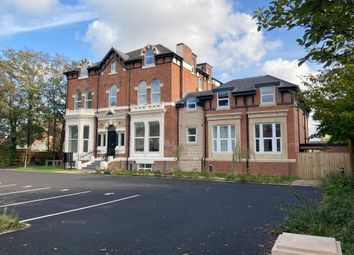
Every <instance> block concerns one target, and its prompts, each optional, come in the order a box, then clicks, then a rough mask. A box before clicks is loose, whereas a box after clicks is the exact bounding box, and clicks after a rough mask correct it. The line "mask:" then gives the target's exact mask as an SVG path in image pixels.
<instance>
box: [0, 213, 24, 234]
mask: <svg viewBox="0 0 354 255" xmlns="http://www.w3.org/2000/svg"><path fill="white" fill-rule="evenodd" d="M23 227H24V224H23V223H20V222H19V220H18V218H17V216H16V215H15V214H14V213H12V214H8V213H7V209H6V208H5V209H4V211H3V213H2V214H1V215H0V232H5V231H9V230H15V229H21V228H23Z"/></svg>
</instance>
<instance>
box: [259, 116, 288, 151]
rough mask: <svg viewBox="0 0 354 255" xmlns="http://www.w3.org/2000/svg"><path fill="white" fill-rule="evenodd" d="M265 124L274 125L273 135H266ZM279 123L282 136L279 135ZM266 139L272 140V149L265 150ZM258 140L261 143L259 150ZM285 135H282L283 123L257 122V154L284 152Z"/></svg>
mask: <svg viewBox="0 0 354 255" xmlns="http://www.w3.org/2000/svg"><path fill="white" fill-rule="evenodd" d="M263 125H272V136H271V137H264V133H263V131H264V129H263ZM277 125H279V132H280V136H277ZM257 126H258V128H259V137H257V136H256V135H257ZM264 140H271V142H272V143H271V144H272V151H265V150H264ZM278 140H279V147H280V148H279V150H278ZM257 141H258V144H259V150H258V151H257ZM282 142H283V137H282V124H281V123H279V122H271V123H256V124H255V125H254V151H255V153H256V154H281V153H282V152H283V145H282Z"/></svg>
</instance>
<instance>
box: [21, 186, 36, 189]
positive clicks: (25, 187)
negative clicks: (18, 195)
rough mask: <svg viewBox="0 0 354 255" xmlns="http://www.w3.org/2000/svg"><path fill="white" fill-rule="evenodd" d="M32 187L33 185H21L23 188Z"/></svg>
mask: <svg viewBox="0 0 354 255" xmlns="http://www.w3.org/2000/svg"><path fill="white" fill-rule="evenodd" d="M32 187H33V185H26V186H22V188H24V189H27V188H32Z"/></svg>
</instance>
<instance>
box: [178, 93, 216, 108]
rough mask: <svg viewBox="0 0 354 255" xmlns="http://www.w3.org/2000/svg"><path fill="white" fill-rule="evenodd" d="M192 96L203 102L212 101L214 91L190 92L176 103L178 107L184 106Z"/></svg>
mask: <svg viewBox="0 0 354 255" xmlns="http://www.w3.org/2000/svg"><path fill="white" fill-rule="evenodd" d="M191 96H195V97H196V98H198V101H203V100H205V99H211V98H212V97H213V91H212V90H204V91H198V92H189V93H187V94H185V95H184V97H183V98H181V99H179V100H178V101H177V102H176V105H177V106H184V104H185V102H186V101H187V99H188V98H189V97H191Z"/></svg>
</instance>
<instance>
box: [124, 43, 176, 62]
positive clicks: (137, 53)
mask: <svg viewBox="0 0 354 255" xmlns="http://www.w3.org/2000/svg"><path fill="white" fill-rule="evenodd" d="M154 47H156V48H157V51H158V54H157V55H163V54H169V53H174V52H173V51H172V50H170V49H169V48H166V47H165V46H163V45H161V44H156V45H154ZM142 50H143V48H140V49H137V50H133V51H130V52H127V53H126V55H127V56H128V59H127V60H128V61H132V60H136V59H140V58H141V51H142Z"/></svg>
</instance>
